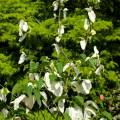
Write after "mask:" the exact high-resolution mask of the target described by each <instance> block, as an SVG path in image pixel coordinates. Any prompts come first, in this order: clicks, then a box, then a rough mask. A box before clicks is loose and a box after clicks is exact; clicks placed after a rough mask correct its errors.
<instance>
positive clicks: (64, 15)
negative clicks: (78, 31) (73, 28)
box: [63, 8, 68, 19]
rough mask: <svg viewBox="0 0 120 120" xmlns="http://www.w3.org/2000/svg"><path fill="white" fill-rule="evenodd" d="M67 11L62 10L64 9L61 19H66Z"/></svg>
mask: <svg viewBox="0 0 120 120" xmlns="http://www.w3.org/2000/svg"><path fill="white" fill-rule="evenodd" d="M67 11H68V9H67V8H64V9H63V18H64V19H66V16H67Z"/></svg>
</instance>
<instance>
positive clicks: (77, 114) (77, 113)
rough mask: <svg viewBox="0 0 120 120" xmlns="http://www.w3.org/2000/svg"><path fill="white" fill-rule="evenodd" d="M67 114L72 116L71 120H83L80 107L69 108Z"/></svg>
mask: <svg viewBox="0 0 120 120" xmlns="http://www.w3.org/2000/svg"><path fill="white" fill-rule="evenodd" d="M66 112H67V113H68V115H69V116H70V118H71V120H83V112H82V109H81V108H79V107H69V108H67V109H66Z"/></svg>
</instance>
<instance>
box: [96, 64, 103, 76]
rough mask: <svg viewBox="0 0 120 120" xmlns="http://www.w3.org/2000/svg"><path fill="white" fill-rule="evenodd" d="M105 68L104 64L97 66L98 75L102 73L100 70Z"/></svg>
mask: <svg viewBox="0 0 120 120" xmlns="http://www.w3.org/2000/svg"><path fill="white" fill-rule="evenodd" d="M103 69H104V66H103V65H100V66H99V67H98V68H97V70H96V71H95V74H96V75H100V72H101V70H103Z"/></svg>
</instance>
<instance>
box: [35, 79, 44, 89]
mask: <svg viewBox="0 0 120 120" xmlns="http://www.w3.org/2000/svg"><path fill="white" fill-rule="evenodd" d="M36 85H37V88H38V89H39V90H40V89H41V88H42V85H43V80H42V79H40V80H38V81H36Z"/></svg>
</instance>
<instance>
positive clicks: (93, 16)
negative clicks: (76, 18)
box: [85, 7, 96, 23]
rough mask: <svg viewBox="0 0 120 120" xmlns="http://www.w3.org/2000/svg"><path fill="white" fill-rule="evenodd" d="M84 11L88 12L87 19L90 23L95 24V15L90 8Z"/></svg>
mask: <svg viewBox="0 0 120 120" xmlns="http://www.w3.org/2000/svg"><path fill="white" fill-rule="evenodd" d="M85 9H86V11H87V12H88V17H89V19H90V21H91V22H92V23H94V22H95V19H96V15H95V13H94V11H93V9H92V7H89V8H85Z"/></svg>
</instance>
